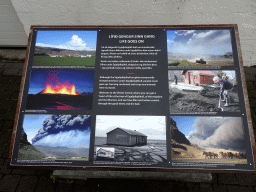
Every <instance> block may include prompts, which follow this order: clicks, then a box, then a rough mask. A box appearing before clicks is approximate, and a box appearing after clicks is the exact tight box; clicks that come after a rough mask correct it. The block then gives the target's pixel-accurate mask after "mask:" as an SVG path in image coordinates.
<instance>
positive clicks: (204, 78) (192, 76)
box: [182, 70, 215, 86]
mask: <svg viewBox="0 0 256 192" xmlns="http://www.w3.org/2000/svg"><path fill="white" fill-rule="evenodd" d="M182 75H184V83H185V84H191V85H197V86H201V84H209V85H211V84H214V82H213V77H214V76H215V74H214V73H213V72H211V71H210V70H183V71H182Z"/></svg>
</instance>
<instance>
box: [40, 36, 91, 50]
mask: <svg viewBox="0 0 256 192" xmlns="http://www.w3.org/2000/svg"><path fill="white" fill-rule="evenodd" d="M86 45H87V44H86V43H85V42H84V41H83V39H82V38H80V37H78V35H73V36H72V37H71V40H70V41H68V42H66V43H65V44H63V45H51V44H44V43H36V46H38V47H52V48H58V49H70V50H88V51H94V50H95V49H94V48H89V47H86Z"/></svg>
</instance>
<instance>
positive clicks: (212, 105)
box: [169, 87, 240, 113]
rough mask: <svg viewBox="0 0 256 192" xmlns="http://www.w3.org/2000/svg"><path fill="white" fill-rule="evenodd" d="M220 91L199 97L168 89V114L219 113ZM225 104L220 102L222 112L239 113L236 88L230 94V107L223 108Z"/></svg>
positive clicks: (187, 92)
mask: <svg viewBox="0 0 256 192" xmlns="http://www.w3.org/2000/svg"><path fill="white" fill-rule="evenodd" d="M219 94H220V90H215V91H214V92H209V93H207V94H206V95H204V96H203V95H201V94H199V93H198V92H191V91H181V90H179V89H176V88H170V89H169V107H170V113H193V112H220V111H221V109H220V108H218V106H219ZM224 105H225V102H223V101H221V105H220V106H221V108H222V109H223V112H239V111H240V107H239V98H238V91H237V88H236V87H234V88H233V90H232V91H231V92H230V106H229V107H224Z"/></svg>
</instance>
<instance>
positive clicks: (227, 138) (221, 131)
mask: <svg viewBox="0 0 256 192" xmlns="http://www.w3.org/2000/svg"><path fill="white" fill-rule="evenodd" d="M193 126H194V128H195V130H194V131H192V132H191V133H190V134H189V136H188V139H189V141H190V142H191V143H192V144H197V145H199V146H201V147H203V148H214V149H227V150H234V151H240V152H245V141H244V130H243V126H242V120H241V118H240V117H226V118H219V117H211V118H206V117H198V118H197V119H196V120H195V121H194V125H193Z"/></svg>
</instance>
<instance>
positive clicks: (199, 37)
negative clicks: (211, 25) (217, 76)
mask: <svg viewBox="0 0 256 192" xmlns="http://www.w3.org/2000/svg"><path fill="white" fill-rule="evenodd" d="M167 50H168V52H169V53H173V54H175V53H176V54H181V53H183V54H200V55H206V54H213V55H223V54H225V53H226V52H232V46H231V36H230V31H229V30H168V31H167Z"/></svg>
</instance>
